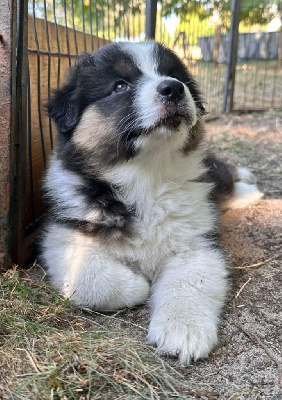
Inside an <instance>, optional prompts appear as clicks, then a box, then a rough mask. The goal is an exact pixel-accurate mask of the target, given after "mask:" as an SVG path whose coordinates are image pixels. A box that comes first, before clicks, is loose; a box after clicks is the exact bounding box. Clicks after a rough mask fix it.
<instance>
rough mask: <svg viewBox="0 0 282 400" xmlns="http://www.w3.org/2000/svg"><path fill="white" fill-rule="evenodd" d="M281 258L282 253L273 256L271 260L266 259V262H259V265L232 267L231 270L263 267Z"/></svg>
mask: <svg viewBox="0 0 282 400" xmlns="http://www.w3.org/2000/svg"><path fill="white" fill-rule="evenodd" d="M281 256H282V253H280V254H276V255H275V256H273V257H270V258H268V259H266V260H264V261H260V262H257V263H255V264H250V265H240V266H239V267H230V269H247V268H254V267H260V266H261V265H264V264H267V263H268V262H270V261H272V260H275V259H276V258H279V257H281Z"/></svg>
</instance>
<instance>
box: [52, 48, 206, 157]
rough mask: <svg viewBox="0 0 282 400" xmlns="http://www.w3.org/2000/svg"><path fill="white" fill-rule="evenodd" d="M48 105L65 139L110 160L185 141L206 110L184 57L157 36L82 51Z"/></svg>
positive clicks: (90, 154) (73, 144)
mask: <svg viewBox="0 0 282 400" xmlns="http://www.w3.org/2000/svg"><path fill="white" fill-rule="evenodd" d="M47 108H48V111H49V115H50V117H51V118H53V120H54V121H55V123H56V125H57V128H58V131H59V135H60V138H61V139H63V142H64V143H65V144H66V142H67V143H68V144H72V146H75V147H76V148H77V149H79V150H83V153H84V154H86V153H88V154H89V156H91V157H93V156H95V157H96V159H99V158H100V159H101V160H103V162H108V163H116V162H119V161H124V160H128V159H130V158H133V157H134V156H135V155H136V154H138V153H140V152H142V149H144V148H146V147H148V145H149V146H150V143H151V142H154V143H158V141H162V140H167V138H168V137H170V138H171V140H170V141H171V142H173V141H175V142H177V143H179V146H180V145H181V146H183V145H184V144H185V141H187V140H189V135H190V134H191V132H192V131H193V127H194V126H195V125H196V123H197V119H198V118H199V117H200V116H201V115H202V114H204V112H205V110H204V107H203V105H202V100H201V96H200V93H199V91H198V89H197V85H196V83H195V81H194V79H193V78H192V76H191V75H190V73H189V72H188V71H187V69H186V68H185V66H184V65H183V63H182V62H181V61H180V60H179V58H178V57H177V56H176V55H175V54H174V53H173V52H172V51H171V50H169V49H167V48H166V47H164V46H162V45H160V44H157V43H154V42H148V43H139V44H136V43H135V44H133V43H117V44H111V45H108V46H105V47H103V48H101V49H100V50H99V51H97V52H96V53H91V54H86V55H83V56H82V57H81V58H80V59H79V60H78V62H77V64H76V66H75V67H74V68H73V69H72V70H71V71H70V75H69V79H68V81H67V83H66V84H65V86H63V87H62V88H61V89H59V90H58V91H57V92H56V93H55V95H54V97H53V98H51V99H50V100H49V103H48V105H47ZM179 138H181V140H179Z"/></svg>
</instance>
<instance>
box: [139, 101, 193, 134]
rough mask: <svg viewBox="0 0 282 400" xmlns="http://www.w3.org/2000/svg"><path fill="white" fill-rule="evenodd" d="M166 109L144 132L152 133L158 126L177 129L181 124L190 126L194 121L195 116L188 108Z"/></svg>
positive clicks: (172, 129)
mask: <svg viewBox="0 0 282 400" xmlns="http://www.w3.org/2000/svg"><path fill="white" fill-rule="evenodd" d="M175 108H176V109H166V110H165V111H164V112H162V113H161V114H162V115H160V117H159V118H158V119H156V121H155V122H154V124H153V125H152V126H150V127H149V128H147V129H145V130H144V132H143V133H150V132H152V131H153V130H155V129H157V128H162V127H164V128H167V129H168V130H171V131H175V130H177V129H178V128H179V126H180V125H181V124H182V123H184V124H185V125H187V126H189V125H192V123H193V117H192V116H191V115H190V113H189V111H188V110H187V108H186V107H185V108H184V107H183V108H179V107H175Z"/></svg>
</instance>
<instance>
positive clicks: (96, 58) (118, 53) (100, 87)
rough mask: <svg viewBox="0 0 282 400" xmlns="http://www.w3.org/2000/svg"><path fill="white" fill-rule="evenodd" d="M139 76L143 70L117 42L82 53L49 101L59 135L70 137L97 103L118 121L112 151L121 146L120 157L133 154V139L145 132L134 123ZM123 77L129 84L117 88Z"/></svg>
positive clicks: (109, 116) (100, 109)
mask: <svg viewBox="0 0 282 400" xmlns="http://www.w3.org/2000/svg"><path fill="white" fill-rule="evenodd" d="M140 76H141V71H140V70H139V69H138V67H137V66H136V65H135V64H134V62H133V60H132V58H131V56H130V55H129V54H127V53H126V52H124V51H122V49H121V48H120V47H119V46H118V45H117V44H112V45H108V46H105V47H103V48H101V49H100V50H99V51H98V52H97V53H91V54H85V55H83V56H81V58H80V59H79V60H78V61H77V64H76V65H75V67H73V69H71V71H70V74H69V78H68V81H67V83H66V84H65V86H63V87H62V88H61V89H59V90H58V91H56V92H54V95H53V97H52V98H51V99H50V100H49V102H48V104H47V109H48V112H49V116H50V117H51V118H52V119H53V120H54V121H55V123H56V126H57V128H58V131H59V135H63V136H64V139H67V140H69V139H70V138H71V137H72V135H73V134H74V130H75V128H76V126H77V124H78V123H79V120H80V118H81V116H82V114H83V112H84V110H85V109H86V108H87V107H89V106H90V105H93V104H95V107H96V108H97V109H98V110H99V113H100V114H101V115H104V116H105V120H106V118H113V119H114V121H116V130H115V132H114V135H113V136H114V137H113V141H112V148H113V153H115V155H117V146H118V147H119V148H118V157H119V160H123V159H126V160H128V159H130V158H131V157H133V156H134V155H135V148H134V141H135V139H136V138H137V137H138V136H139V135H140V134H141V132H142V131H141V129H138V127H137V128H136V126H135V125H134V120H135V118H136V111H135V109H134V107H133V99H134V85H135V83H136V81H137V80H138V79H139V78H140ZM120 81H122V82H125V83H127V84H128V90H127V91H125V92H124V93H117V92H115V87H116V84H117V83H118V82H120ZM114 139H115V140H114ZM109 149H110V146H109V145H108V147H107V150H108V151H109Z"/></svg>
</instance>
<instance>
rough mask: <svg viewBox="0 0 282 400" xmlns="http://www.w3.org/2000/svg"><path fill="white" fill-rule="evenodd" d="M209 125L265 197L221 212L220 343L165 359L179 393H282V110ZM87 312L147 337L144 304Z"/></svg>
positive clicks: (225, 153) (222, 149)
mask: <svg viewBox="0 0 282 400" xmlns="http://www.w3.org/2000/svg"><path fill="white" fill-rule="evenodd" d="M207 127H208V138H209V141H210V146H211V148H212V149H213V151H214V152H215V153H217V154H218V156H220V157H221V158H223V159H227V160H228V161H229V162H230V163H232V164H235V165H241V166H248V167H249V168H250V169H251V170H252V171H253V172H254V173H255V175H256V176H257V179H258V185H259V187H260V190H261V191H263V192H264V194H265V196H264V198H263V200H261V201H260V202H259V203H257V204H255V205H252V206H249V207H248V208H246V209H238V210H230V211H227V212H225V213H224V214H223V216H222V244H223V246H224V248H225V251H226V256H227V258H228V260H229V267H230V292H229V297H228V300H227V303H226V307H225V309H224V312H223V315H222V318H221V323H220V331H219V343H218V346H217V347H216V348H215V349H214V351H213V352H212V353H211V354H210V357H209V358H208V359H206V360H201V361H198V362H195V363H192V364H191V365H190V366H189V367H182V366H179V365H177V363H176V362H175V360H171V359H168V362H169V363H170V364H171V365H172V366H174V367H175V369H176V370H177V371H179V372H180V373H181V374H182V375H183V376H184V379H185V380H186V381H187V383H188V384H189V386H190V387H191V388H192V389H193V390H194V394H195V396H194V395H193V392H191V395H189V397H187V396H184V397H183V399H192V398H195V399H199V398H200V399H204V400H212V399H223V400H233V399H236V400H243V399H250V400H254V399H271V400H275V399H277V400H278V399H282V346H281V344H282V309H281V304H282V290H281V287H282V276H281V263H282V245H281V244H282V158H281V155H282V114H277V113H272V114H271V113H268V114H249V115H236V116H234V115H233V116H224V117H221V118H220V119H217V120H214V121H210V122H208V126H207ZM37 273H39V274H41V276H42V272H41V271H37ZM37 278H38V276H37ZM34 279H35V280H36V274H35V276H34ZM85 312H86V311H85ZM87 317H88V318H92V319H94V320H95V323H98V324H99V323H100V324H101V325H103V326H105V327H106V328H107V327H108V328H109V329H112V330H114V331H115V332H117V333H118V334H119V335H120V336H121V337H122V336H125V337H131V338H134V339H136V340H138V341H140V342H141V343H145V340H146V331H147V327H148V323H149V309H148V307H147V306H142V307H139V308H136V309H133V310H121V311H119V312H118V313H116V314H115V315H106V316H104V315H101V314H98V313H94V314H93V313H92V314H91V315H90V314H89V315H87Z"/></svg>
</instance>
